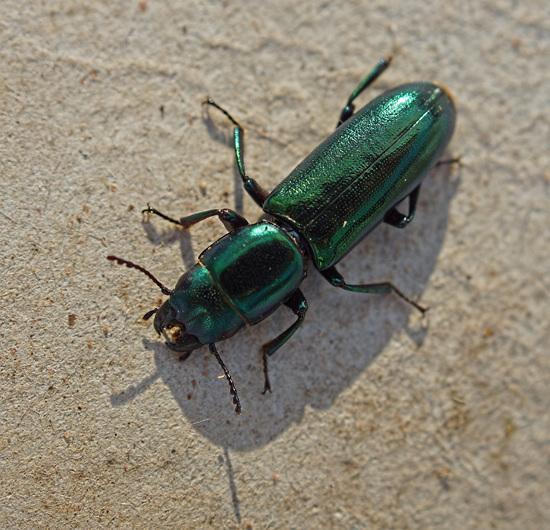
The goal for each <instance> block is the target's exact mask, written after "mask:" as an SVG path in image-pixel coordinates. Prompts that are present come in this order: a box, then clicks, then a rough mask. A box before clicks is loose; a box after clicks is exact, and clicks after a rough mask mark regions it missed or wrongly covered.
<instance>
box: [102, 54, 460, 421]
mask: <svg viewBox="0 0 550 530" xmlns="http://www.w3.org/2000/svg"><path fill="white" fill-rule="evenodd" d="M390 60H391V58H390V59H385V60H382V61H380V62H379V63H378V65H377V66H376V67H375V68H374V69H373V70H372V72H370V73H369V75H368V76H367V77H365V79H363V80H362V81H361V83H360V84H359V85H358V86H357V88H356V89H355V91H354V92H353V93H352V94H351V96H350V97H349V99H348V102H347V104H346V106H345V107H344V109H343V110H342V112H341V114H340V119H339V121H338V125H337V128H336V131H335V132H334V133H333V134H332V135H331V136H329V137H328V138H327V139H326V140H325V141H324V142H323V143H321V144H320V145H319V146H318V147H317V148H316V149H314V151H313V152H312V153H311V154H310V155H309V156H307V157H306V158H305V159H304V160H303V162H301V163H300V164H299V165H298V167H296V169H294V171H292V173H290V175H289V176H288V177H287V178H286V179H285V180H283V181H282V182H281V183H280V184H279V185H278V186H277V187H276V188H275V189H274V190H273V191H272V192H271V193H268V192H267V191H265V190H264V189H263V188H262V187H261V186H260V185H259V184H258V182H256V181H255V180H254V179H251V178H250V177H248V176H247V174H246V172H245V169H244V161H243V134H244V129H243V127H241V125H240V124H239V123H238V122H237V121H236V120H235V119H234V118H233V117H232V116H231V115H230V114H229V113H228V112H227V111H226V110H224V109H223V108H222V107H220V106H219V105H218V104H217V103H215V102H214V101H212V100H211V99H209V98H207V99H206V100H205V103H206V104H209V105H212V106H214V107H216V108H217V109H219V110H220V111H221V112H223V113H224V114H225V115H226V116H227V117H228V118H229V120H231V122H232V123H233V124H234V126H235V129H234V147H235V155H236V161H237V168H238V170H239V174H240V176H241V179H242V182H243V186H244V189H245V190H246V191H247V192H248V194H249V195H250V196H251V197H252V198H253V199H254V201H255V202H256V203H257V204H258V205H259V206H260V207H261V208H263V210H264V211H265V212H266V213H267V214H269V215H270V219H269V220H265V221H261V222H259V223H256V224H252V225H250V224H248V222H247V221H246V219H244V217H242V216H241V215H239V214H238V213H236V212H234V211H232V210H228V209H219V210H207V211H205V212H200V213H197V214H193V215H190V216H187V217H183V218H181V219H174V218H171V217H168V216H166V215H164V214H163V213H160V212H159V211H158V210H156V209H154V208H151V207H148V208H147V209H146V210H144V212H147V213H152V214H156V215H159V216H160V217H162V218H164V219H166V220H168V221H170V222H172V223H175V224H177V225H179V226H181V227H183V228H189V227H190V226H191V225H193V224H195V223H198V222H199V221H202V220H204V219H207V218H209V217H213V216H217V217H218V218H219V219H220V221H222V223H223V224H224V225H225V227H226V228H227V229H228V231H229V233H228V234H226V235H225V236H224V237H222V238H221V239H219V240H218V241H216V242H215V243H214V244H212V245H211V246H209V247H208V248H207V249H206V250H205V251H204V252H203V253H202V254H201V255H200V256H199V258H198V263H197V264H196V265H195V266H193V267H192V268H191V269H190V270H189V271H188V272H186V273H185V274H184V275H183V276H182V277H181V278H180V279H179V281H178V283H177V284H176V287H175V288H174V289H173V290H171V289H168V288H166V287H165V286H164V285H162V284H161V283H160V282H158V280H156V279H155V278H154V277H153V276H152V275H151V273H149V272H148V271H146V270H145V269H143V268H142V267H140V266H139V265H135V264H134V263H132V262H129V261H126V260H123V259H120V258H117V257H115V256H109V257H108V259H111V260H116V261H118V262H119V263H121V264H125V265H127V266H128V267H133V268H137V269H139V270H141V271H142V272H144V273H145V274H147V275H148V276H149V277H150V278H151V279H152V280H153V281H154V282H155V283H157V285H158V286H159V287H160V288H161V289H162V292H163V293H164V294H167V295H169V296H170V298H169V299H168V300H166V301H165V302H164V304H162V306H161V307H160V308H158V309H154V310H152V311H150V312H149V313H147V314H146V315H145V317H144V318H145V319H148V318H150V317H151V316H152V315H153V314H155V313H156V315H155V321H154V326H155V329H156V331H157V332H158V333H159V335H160V334H163V335H164V337H165V339H166V344H167V345H168V347H169V348H171V349H172V350H175V351H178V352H181V353H182V357H183V358H185V357H187V356H188V355H189V354H190V353H191V351H193V350H194V349H196V348H199V347H201V346H203V345H206V344H208V345H209V346H210V351H211V353H212V354H214V355H215V356H216V358H217V360H218V362H219V363H220V365H221V366H222V368H223V371H224V373H225V375H226V377H227V379H228V381H229V384H230V391H231V394H232V396H233V403H234V404H235V411H236V412H237V413H240V411H241V405H240V401H239V398H238V395H237V391H236V388H235V385H234V383H233V380H232V378H231V376H230V375H229V372H228V370H227V368H226V367H225V364H224V363H223V361H222V360H221V357H220V355H219V353H218V351H217V349H216V346H215V343H216V342H219V341H221V340H224V339H227V338H229V337H231V336H232V335H233V334H234V333H236V332H237V331H238V330H239V329H240V328H242V327H243V326H245V325H246V324H251V325H253V324H256V323H257V322H260V321H261V320H263V319H264V318H266V317H267V316H268V315H269V314H271V313H272V312H273V311H275V310H276V309H277V308H279V307H280V306H281V305H283V304H284V305H286V306H287V307H288V308H290V309H291V310H292V311H293V312H294V314H295V315H296V317H297V318H296V321H295V322H294V324H292V326H290V327H289V328H288V329H286V330H285V331H283V332H282V333H281V334H280V335H278V336H277V337H275V338H274V339H273V340H271V341H270V342H268V343H267V344H264V345H263V346H262V349H261V351H262V359H263V368H264V378H265V383H264V393H265V392H266V391H267V390H269V391H271V385H270V382H269V377H268V369H267V358H268V356H270V355H272V354H273V353H274V352H275V351H277V350H278V349H279V348H280V347H281V346H282V345H283V344H284V343H285V342H286V341H287V340H288V339H289V338H290V337H291V336H292V335H293V334H294V332H295V331H296V330H297V329H298V328H299V327H300V325H301V324H302V322H303V320H304V317H305V314H306V311H307V302H306V300H305V298H304V295H303V294H302V292H301V291H300V288H299V285H300V283H301V282H302V280H303V279H304V277H305V276H306V273H307V268H306V267H307V262H308V260H311V262H312V263H313V265H314V267H315V268H316V269H317V270H319V272H320V273H321V274H322V275H323V276H324V277H325V278H326V279H327V280H328V281H329V282H330V283H331V284H332V285H334V286H336V287H340V288H342V289H346V290H348V291H353V292H359V293H390V292H393V293H396V294H397V295H399V296H400V297H401V298H402V299H404V300H405V301H406V302H408V303H410V304H411V305H413V306H414V307H416V308H417V309H418V310H419V311H421V312H424V311H425V309H424V308H423V307H421V306H420V305H418V304H417V303H416V302H414V301H412V300H411V299H409V298H407V297H406V296H405V295H404V294H403V293H401V291H399V290H398V289H397V288H396V287H395V286H394V285H393V284H391V283H389V282H383V283H371V284H363V285H350V284H348V283H346V282H345V281H344V279H343V277H342V276H341V275H340V274H339V272H338V271H337V269H336V267H335V265H336V264H337V263H338V261H339V260H340V259H341V258H342V257H343V256H344V255H346V254H347V253H348V252H349V251H350V250H351V249H352V248H353V247H354V246H355V245H356V244H357V243H358V242H359V241H360V240H361V239H363V238H364V237H365V236H366V235H367V234H368V233H369V232H371V231H372V230H373V229H374V228H375V227H376V226H377V225H378V224H380V223H382V222H385V223H389V224H391V225H392V226H395V227H397V228H404V227H405V226H406V225H407V224H408V223H410V222H411V220H412V219H413V217H414V213H415V209H416V204H417V200H418V192H419V189H420V183H421V180H422V178H423V177H424V176H425V175H426V173H427V172H428V170H429V169H430V168H431V167H432V166H433V165H434V164H435V163H436V161H437V160H438V159H439V157H440V156H441V154H442V153H443V151H444V149H445V148H446V146H447V144H448V143H449V141H450V139H451V136H452V133H453V129H454V124H455V107H454V104H453V100H452V98H451V96H450V94H449V93H448V92H447V91H446V90H445V89H444V88H443V87H441V86H439V85H437V84H433V83H425V82H418V83H409V84H406V85H401V86H399V87H397V88H394V89H393V90H390V91H388V92H385V93H384V94H382V95H380V96H379V97H377V98H376V99H374V100H373V101H372V102H370V103H368V104H367V105H366V106H364V107H363V108H362V109H361V110H359V111H358V112H357V113H356V114H354V104H353V102H354V100H355V98H356V97H357V96H358V95H359V94H360V93H361V92H362V91H363V90H364V89H365V88H367V86H369V85H370V84H371V83H372V82H373V81H374V80H375V79H376V78H377V77H378V76H379V75H380V74H381V73H382V72H383V71H384V70H385V69H386V68H387V67H388V65H389V63H390ZM405 198H408V212H407V213H406V214H404V213H402V212H400V211H399V210H398V209H397V205H398V203H399V202H401V201H402V200H403V199H405Z"/></svg>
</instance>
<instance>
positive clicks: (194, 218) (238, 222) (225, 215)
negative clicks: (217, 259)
mask: <svg viewBox="0 0 550 530" xmlns="http://www.w3.org/2000/svg"><path fill="white" fill-rule="evenodd" d="M142 213H153V214H155V215H158V216H159V217H162V218H163V219H166V220H167V221H170V222H171V223H174V224H177V225H179V226H182V227H183V228H189V227H191V226H193V225H194V224H196V223H199V222H200V221H204V220H205V219H208V218H209V217H214V216H215V215H217V216H218V218H219V220H220V221H221V222H222V223H223V226H225V228H226V229H227V230H228V231H229V232H232V231H233V230H236V229H237V228H240V227H241V226H245V225H247V224H248V221H247V220H246V219H245V218H244V217H243V216H242V215H240V214H238V213H237V212H235V211H233V210H229V209H227V208H222V209H219V210H205V211H204V212H198V213H194V214H191V215H188V216H186V217H180V218H179V219H174V218H172V217H168V216H167V215H165V214H163V213H162V212H159V211H158V210H157V209H156V208H151V207H150V206H149V205H148V206H147V208H145V210H142Z"/></svg>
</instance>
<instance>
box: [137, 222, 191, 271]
mask: <svg viewBox="0 0 550 530" xmlns="http://www.w3.org/2000/svg"><path fill="white" fill-rule="evenodd" d="M154 217H156V216H152V215H151V218H149V219H147V218H144V220H143V222H142V226H143V230H145V234H146V235H147V238H148V239H149V241H151V243H153V245H155V246H156V247H160V246H171V245H173V244H175V243H176V242H177V243H179V246H180V253H181V258H182V260H183V263H184V265H185V270H189V269H190V268H191V267H192V266H193V265H194V264H195V262H196V260H195V258H194V255H193V244H192V241H191V236H190V234H189V231H188V230H184V229H183V228H179V227H178V226H177V225H174V224H171V223H167V222H166V221H164V220H162V219H160V217H159V220H160V221H162V222H163V223H165V224H167V225H168V226H167V228H166V229H165V230H162V231H159V230H157V228H156V223H153V222H151V221H152V219H153V218H154Z"/></svg>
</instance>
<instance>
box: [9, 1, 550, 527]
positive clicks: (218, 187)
mask: <svg viewBox="0 0 550 530" xmlns="http://www.w3.org/2000/svg"><path fill="white" fill-rule="evenodd" d="M0 14H1V17H0V65H1V68H0V90H1V99H0V102H1V103H0V105H1V111H0V113H1V116H0V119H1V137H0V138H1V141H0V158H1V170H2V171H1V175H2V176H1V180H0V182H1V194H0V197H1V203H0V204H1V206H0V218H1V223H0V233H1V241H2V246H1V251H0V256H1V263H0V264H1V267H0V275H1V280H2V281H1V291H0V293H1V298H0V300H1V310H2V313H1V328H0V337H1V344H2V348H1V355H2V359H1V362H0V373H1V378H0V381H1V389H0V391H1V403H2V406H1V408H0V410H1V416H0V421H1V424H0V456H1V460H0V461H1V466H2V467H1V473H0V484H1V491H2V497H3V501H2V503H1V506H0V523H1V526H2V527H3V528H16V527H18V528H36V527H44V528H75V527H78V528H93V527H96V528H105V527H120V528H129V527H136V528H198V527H205V526H212V527H216V528H319V527H321V528H330V527H333V528H336V527H338V528H435V527H437V528H529V529H532V528H547V527H548V525H549V524H550V503H548V497H549V494H550V491H549V490H550V469H549V467H548V461H549V456H550V455H549V443H548V442H549V427H550V418H549V414H548V404H549V392H548V388H549V385H550V371H549V367H550V366H549V364H550V362H549V355H548V354H549V338H548V336H549V316H550V307H549V303H548V292H549V291H550V281H549V275H548V271H549V268H550V256H549V254H550V253H549V250H550V241H549V231H548V226H549V224H550V216H549V202H548V198H549V197H548V195H549V183H550V169H549V168H550V155H549V152H550V151H549V146H550V141H549V140H550V134H549V129H550V116H549V108H550V90H549V80H550V76H549V73H548V72H549V57H550V55H549V48H550V4H549V3H548V2H545V1H543V0H532V1H524V2H512V1H510V0H490V1H482V2H464V1H462V0H460V1H459V0H450V1H445V2H443V1H441V2H435V3H434V2H425V1H423V0H422V1H421V0H407V1H405V0H397V1H394V2H388V1H387V0H373V1H370V2H369V1H365V0H362V1H359V0H358V1H346V2H344V1H340V0H336V1H333V2H324V3H320V2H319V3H317V2H312V1H307V0H306V1H302V2H294V1H292V2H290V1H288V0H277V1H271V0H269V1H264V2H237V1H230V0H227V1H223V2H197V1H194V0H190V1H186V2H183V1H181V0H172V1H168V2H154V1H152V0H149V1H146V2H141V3H140V2H138V1H137V0H135V1H132V2H125V1H122V2H107V1H99V2H87V1H86V2H85V1H79V0H74V1H66V2H61V1H56V0H49V1H44V2H28V1H18V2H15V1H12V0H4V1H3V2H2V4H1V6H0ZM389 53H393V55H394V58H395V60H394V63H393V65H392V66H391V68H390V69H389V70H388V71H387V72H386V73H385V74H384V75H383V76H382V77H381V78H380V80H379V81H377V83H376V85H375V86H374V87H373V88H371V89H369V91H368V93H366V94H365V95H364V96H362V97H361V100H360V101H361V102H362V103H365V102H366V101H368V100H369V99H370V98H372V97H373V96H375V95H377V94H378V93H380V92H381V91H383V90H385V89H387V88H389V87H392V86H395V85H397V84H400V83H403V82H406V81H411V80H418V79H426V80H437V81H439V82H441V83H443V84H445V85H446V86H448V87H449V88H450V89H451V90H452V92H453V93H454V96H455V98H456V102H457V107H458V113H459V114H458V123H457V129H456V132H455V136H454V138H453V140H452V142H451V145H450V148H449V152H448V155H449V156H455V155H459V154H460V155H462V157H463V165H462V166H461V167H456V166H443V167H441V168H439V169H437V170H435V171H434V172H433V173H432V174H431V175H430V176H429V177H428V178H427V180H426V183H425V185H424V188H423V191H422V194H421V198H420V204H419V207H418V211H417V217H416V218H415V220H414V222H413V223H412V224H411V226H410V227H408V228H407V229H406V230H404V231H399V230H395V229H392V228H390V227H386V226H383V227H380V228H379V229H378V230H377V231H376V232H375V233H373V234H372V236H371V237H369V238H368V239H367V240H365V241H364V242H363V243H362V244H361V245H359V247H358V248H356V249H355V250H354V252H353V253H351V254H350V255H349V256H348V257H347V258H346V259H345V260H344V261H343V263H342V266H341V269H342V272H343V273H344V275H345V276H346V277H347V278H348V279H349V280H350V281H356V282H368V281H381V280H392V281H394V282H395V283H396V284H397V285H399V286H400V287H401V289H402V290H403V291H405V292H407V293H409V294H410V295H411V296H413V297H414V298H415V299H418V300H420V301H421V303H423V304H426V305H429V306H430V308H431V310H430V311H429V313H428V315H427V317H426V318H420V316H419V315H417V314H416V312H414V310H411V308H410V307H408V306H407V305H406V304H404V303H403V302H402V301H401V300H399V299H396V297H392V296H360V295H353V294H351V293H345V292H338V291H337V290H336V289H334V288H332V287H331V286H330V285H328V284H327V283H326V282H325V281H324V280H323V279H322V278H321V277H320V276H319V275H318V274H316V273H315V272H314V271H313V270H312V271H311V273H310V276H309V278H308V279H307V280H306V282H305V283H304V284H303V290H304V292H305V295H306V297H307V299H308V301H309V305H310V311H309V313H308V315H307V319H306V323H305V324H304V326H303V329H302V330H300V332H299V333H298V334H297V335H296V336H295V337H294V338H293V339H292V340H291V341H290V342H289V343H288V345H286V346H285V347H284V348H283V349H282V350H281V351H280V352H278V353H277V355H276V356H275V357H274V358H273V359H272V361H271V364H270V369H271V378H272V383H273V388H274V392H273V394H271V395H266V396H262V395H261V393H260V392H261V389H262V368H261V362H260V356H259V347H260V345H261V344H262V343H263V342H265V341H267V340H269V339H271V338H272V337H274V336H275V335H276V334H277V333H278V332H279V331H280V330H281V329H283V328H284V327H285V326H287V325H288V324H289V323H290V322H292V320H293V317H292V315H291V314H290V313H289V311H287V310H286V309H282V310H281V311H279V312H278V313H276V314H275V315H273V316H272V317H271V318H270V319H268V320H266V321H264V322H263V323H261V324H260V325H258V326H256V327H255V328H252V329H248V330H245V331H243V332H241V333H240V334H238V335H236V336H235V337H234V338H232V339H230V340H228V341H226V342H224V343H221V344H219V345H218V346H219V350H220V353H221V355H222V356H223V358H224V359H225V362H226V364H227V365H228V367H229V369H230V371H231V373H232V375H233V378H234V380H235V382H236V384H237V387H238V390H239V393H240V396H241V400H242V404H243V413H242V415H241V416H240V417H237V416H236V415H235V414H234V412H233V407H232V406H231V403H230V399H229V393H228V389H227V384H226V382H225V380H223V379H218V377H219V376H220V375H221V370H220V369H219V367H218V365H217V363H216V362H215V359H213V358H211V356H210V354H209V353H208V350H207V349H202V350H198V351H196V352H194V354H193V355H192V356H191V357H190V358H189V359H188V360H187V361H186V362H184V363H180V362H178V360H177V359H176V357H175V356H174V355H173V354H172V353H171V352H170V351H169V350H168V349H167V348H166V347H165V346H164V345H163V343H162V342H161V341H159V340H158V339H157V337H156V334H155V333H154V330H153V328H152V325H151V323H143V322H141V320H140V319H141V316H142V315H143V314H144V313H145V312H146V311H148V310H149V309H152V308H153V307H155V305H156V304H157V303H158V301H159V299H161V298H162V297H161V295H160V293H159V290H158V289H157V288H156V287H155V286H154V285H153V284H152V283H151V282H150V281H149V280H148V279H147V278H146V277H145V276H144V275H142V274H140V273H139V272H137V271H132V270H128V269H126V268H123V267H119V266H117V265H115V264H113V263H109V262H107V261H106V259H105V257H106V256H107V255H108V254H117V255H119V256H122V257H125V258H127V259H130V260H133V261H136V262H138V263H139V264H141V265H142V266H144V267H147V268H148V269H150V270H151V271H152V272H153V273H154V274H156V275H157V276H158V277H159V279H160V280H161V281H163V282H165V283H167V284H168V285H170V286H173V285H174V284H175V282H176V280H177V278H178V277H179V275H180V274H181V273H182V272H183V271H184V270H186V269H187V268H189V267H190V266H191V265H192V264H193V263H194V261H195V259H196V257H197V255H198V254H199V253H200V252H201V250H202V249H203V248H205V247H206V246H207V245H208V244H209V243H211V242H212V241H214V240H215V239H216V238H217V237H219V236H221V235H222V234H223V232H224V230H223V227H221V225H220V223H219V222H218V221H217V220H211V222H210V221H209V222H205V223H203V224H202V225H199V226H197V227H195V228H193V229H192V230H191V231H189V232H187V233H184V232H182V231H179V230H177V229H174V228H173V227H172V226H169V225H168V223H166V222H163V221H162V220H161V219H153V220H152V221H151V222H150V223H149V224H143V222H142V216H141V214H140V210H141V209H142V208H143V207H145V206H146V204H147V203H148V202H150V203H151V204H152V205H154V206H155V207H157V208H159V209H161V210H162V211H165V212H166V213H169V214H172V215H174V216H180V215H185V214H189V213H192V212H196V211H200V210H205V209H209V208H216V207H229V208H235V209H237V210H239V211H243V213H244V214H245V215H246V216H247V217H248V218H249V219H252V220H255V219H257V218H258V217H259V215H260V211H259V209H258V208H257V207H256V206H255V205H254V204H253V203H252V201H251V200H250V199H249V198H248V197H247V196H244V195H243V192H242V190H241V188H240V185H239V183H238V182H237V180H236V178H235V170H234V163H233V153H232V151H231V147H230V142H231V127H230V125H229V124H228V123H227V121H226V120H225V119H224V118H223V116H221V115H220V114H219V113H217V112H215V111H214V110H212V111H210V112H205V111H204V110H203V109H202V108H201V101H202V99H203V98H204V96H205V95H206V94H209V95H211V96H212V97H214V98H215V99H216V100H217V101H218V102H219V103H221V104H223V105H225V106H226V107H227V108H228V109H230V110H231V112H232V113H234V115H235V116H236V117H238V118H239V119H240V120H241V121H242V122H243V123H244V124H246V126H247V135H246V142H247V153H246V163H247V167H248V171H249V173H250V174H251V175H252V176H255V177H257V178H258V179H259V180H260V181H261V182H262V183H263V184H264V185H265V186H266V187H267V188H272V187H274V186H275V185H276V184H277V183H278V182H279V181H280V180H281V179H282V178H284V177H285V176H286V174H287V173H288V172H289V171H290V170H291V169H292V168H293V167H294V165H295V164H296V163H297V162H299V161H300V160H301V158H303V157H304V156H305V155H306V154H308V153H309V152H310V151H311V149H312V148H313V147H315V146H316V145H317V144H318V143H319V142H320V141H321V140H322V139H324V138H325V137H326V136H327V135H328V134H329V133H331V131H332V130H333V127H334V125H335V122H336V119H337V116H338V113H339V111H340V109H341V107H342V105H343V104H344V102H345V100H346V98H347V96H348V94H349V93H350V92H351V90H352V89H353V88H354V86H355V84H356V83H357V82H358V80H359V79H360V78H361V77H362V76H363V75H365V73H366V72H368V71H369V70H370V69H371V68H372V67H373V65H374V64H375V63H376V61H377V60H378V59H379V58H380V57H382V56H385V55H388V54H389Z"/></svg>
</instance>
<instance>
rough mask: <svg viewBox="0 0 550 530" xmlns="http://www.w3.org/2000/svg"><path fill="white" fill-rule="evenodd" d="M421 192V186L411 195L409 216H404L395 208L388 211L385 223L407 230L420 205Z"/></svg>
mask: <svg viewBox="0 0 550 530" xmlns="http://www.w3.org/2000/svg"><path fill="white" fill-rule="evenodd" d="M419 192H420V184H419V185H418V186H417V187H416V188H414V190H412V191H411V193H410V194H409V214H408V215H404V214H402V213H401V212H400V211H399V210H398V209H397V208H396V207H395V206H394V207H393V208H391V209H390V210H388V212H387V213H386V215H385V216H384V222H385V223H388V224H389V225H391V226H395V228H405V227H406V226H407V225H408V224H409V223H410V222H411V221H412V220H413V217H414V212H415V211H416V204H417V203H418V194H419Z"/></svg>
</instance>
